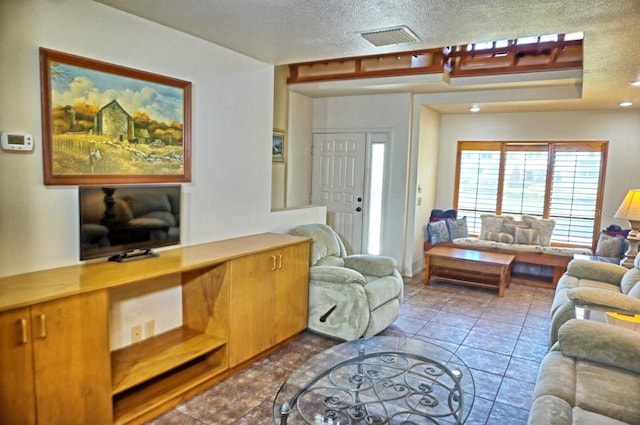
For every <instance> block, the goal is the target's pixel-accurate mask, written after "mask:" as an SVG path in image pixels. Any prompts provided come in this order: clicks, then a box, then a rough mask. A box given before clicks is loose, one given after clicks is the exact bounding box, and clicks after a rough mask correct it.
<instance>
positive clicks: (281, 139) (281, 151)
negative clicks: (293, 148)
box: [271, 129, 287, 162]
mask: <svg viewBox="0 0 640 425" xmlns="http://www.w3.org/2000/svg"><path fill="white" fill-rule="evenodd" d="M286 150H287V133H286V131H284V130H279V129H274V130H273V142H272V144H271V160H272V161H273V162H284V156H285V152H286Z"/></svg>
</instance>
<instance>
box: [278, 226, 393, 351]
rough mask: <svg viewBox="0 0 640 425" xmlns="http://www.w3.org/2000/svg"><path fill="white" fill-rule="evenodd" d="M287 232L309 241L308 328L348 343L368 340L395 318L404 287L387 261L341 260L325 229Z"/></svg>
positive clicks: (337, 243) (341, 250) (342, 253)
mask: <svg viewBox="0 0 640 425" xmlns="http://www.w3.org/2000/svg"><path fill="white" fill-rule="evenodd" d="M289 233H290V234H292V235H296V236H304V237H310V238H312V239H313V242H312V245H311V258H310V260H309V261H310V263H309V264H310V266H311V267H310V269H309V318H308V327H309V329H311V330H312V331H314V332H317V333H320V334H323V335H328V336H331V337H334V338H337V339H341V340H346V341H351V340H354V339H358V338H361V337H364V338H367V337H370V336H374V335H376V334H378V333H380V332H382V331H383V330H384V329H386V328H387V327H388V326H389V325H391V324H392V323H393V322H394V321H395V320H396V319H397V318H398V315H399V313H400V305H401V304H402V297H403V293H404V283H403V280H402V276H400V273H399V272H398V270H397V268H396V266H397V263H396V261H395V260H394V259H393V258H391V257H386V256H376V255H367V254H360V255H347V252H346V249H345V247H344V244H343V242H342V240H341V239H340V236H339V235H338V234H337V233H336V232H334V230H333V229H332V228H331V227H329V226H327V225H326V224H305V225H301V226H297V227H295V228H293V229H291V230H290V231H289Z"/></svg>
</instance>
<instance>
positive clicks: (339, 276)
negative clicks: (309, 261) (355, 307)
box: [309, 266, 367, 285]
mask: <svg viewBox="0 0 640 425" xmlns="http://www.w3.org/2000/svg"><path fill="white" fill-rule="evenodd" d="M309 280H310V281H318V282H330V283H358V284H360V285H366V284H367V280H366V279H365V277H364V276H363V275H362V273H358V272H357V271H355V270H351V269H347V268H344V267H334V266H313V267H310V268H309Z"/></svg>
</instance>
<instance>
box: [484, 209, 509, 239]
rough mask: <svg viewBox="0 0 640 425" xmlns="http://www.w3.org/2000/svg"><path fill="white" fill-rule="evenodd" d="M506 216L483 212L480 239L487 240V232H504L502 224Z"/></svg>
mask: <svg viewBox="0 0 640 425" xmlns="http://www.w3.org/2000/svg"><path fill="white" fill-rule="evenodd" d="M504 220H505V217H504V216H501V215H495V214H481V215H480V222H481V224H480V239H484V240H487V234H488V233H489V232H493V233H500V232H502V231H503V230H502V224H503V223H504Z"/></svg>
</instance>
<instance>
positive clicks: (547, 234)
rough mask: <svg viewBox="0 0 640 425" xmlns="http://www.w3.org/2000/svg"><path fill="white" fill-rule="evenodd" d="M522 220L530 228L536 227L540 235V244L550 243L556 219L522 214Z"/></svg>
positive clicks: (547, 244)
mask: <svg viewBox="0 0 640 425" xmlns="http://www.w3.org/2000/svg"><path fill="white" fill-rule="evenodd" d="M522 220H523V221H525V222H526V223H527V224H528V225H529V227H530V228H532V229H537V230H538V234H539V235H540V236H539V237H540V245H542V246H549V245H551V235H552V234H553V229H554V228H555V227H556V221H555V220H553V219H550V218H537V217H534V216H532V215H523V216H522Z"/></svg>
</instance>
